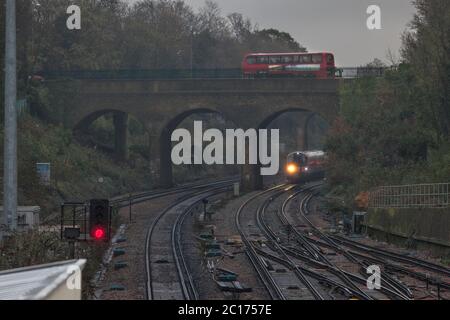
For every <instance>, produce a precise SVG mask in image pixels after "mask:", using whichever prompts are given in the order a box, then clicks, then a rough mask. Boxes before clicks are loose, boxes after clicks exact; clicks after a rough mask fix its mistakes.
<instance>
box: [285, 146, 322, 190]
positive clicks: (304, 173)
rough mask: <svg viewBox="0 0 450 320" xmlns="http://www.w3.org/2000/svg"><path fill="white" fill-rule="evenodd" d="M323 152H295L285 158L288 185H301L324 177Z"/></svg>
mask: <svg viewBox="0 0 450 320" xmlns="http://www.w3.org/2000/svg"><path fill="white" fill-rule="evenodd" d="M325 157H326V154H325V152H324V151H296V152H293V153H290V154H289V155H288V156H287V161H286V168H285V176H286V181H287V182H288V183H295V184H297V183H302V182H308V181H313V180H318V179H323V178H324V176H325Z"/></svg>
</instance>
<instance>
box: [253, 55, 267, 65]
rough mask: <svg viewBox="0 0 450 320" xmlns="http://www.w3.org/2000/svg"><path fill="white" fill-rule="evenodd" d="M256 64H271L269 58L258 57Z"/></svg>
mask: <svg viewBox="0 0 450 320" xmlns="http://www.w3.org/2000/svg"><path fill="white" fill-rule="evenodd" d="M256 63H257V64H268V63H269V57H264V56H259V57H256Z"/></svg>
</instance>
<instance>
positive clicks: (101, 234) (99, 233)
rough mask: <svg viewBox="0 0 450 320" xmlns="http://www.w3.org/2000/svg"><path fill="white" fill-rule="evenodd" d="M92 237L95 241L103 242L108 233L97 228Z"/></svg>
mask: <svg viewBox="0 0 450 320" xmlns="http://www.w3.org/2000/svg"><path fill="white" fill-rule="evenodd" d="M92 235H93V237H94V239H95V240H102V239H103V238H105V235H106V232H105V229H103V228H101V227H96V228H94V230H93V231H92Z"/></svg>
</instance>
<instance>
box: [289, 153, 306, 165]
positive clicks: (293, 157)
mask: <svg viewBox="0 0 450 320" xmlns="http://www.w3.org/2000/svg"><path fill="white" fill-rule="evenodd" d="M287 161H288V162H294V163H297V164H299V165H304V164H306V157H305V155H303V154H301V153H293V154H290V155H289V156H288V158H287Z"/></svg>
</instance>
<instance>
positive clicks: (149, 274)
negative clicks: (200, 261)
mask: <svg viewBox="0 0 450 320" xmlns="http://www.w3.org/2000/svg"><path fill="white" fill-rule="evenodd" d="M210 185H211V186H212V187H214V189H209V190H206V191H204V190H203V191H202V190H200V191H194V192H190V193H188V194H185V195H183V196H182V197H181V198H179V199H177V200H176V201H175V202H174V203H172V204H170V205H169V206H168V207H167V208H165V209H164V210H163V211H162V212H161V213H160V214H159V215H158V216H157V217H156V219H155V220H153V222H152V224H151V226H150V227H149V229H148V232H147V236H146V240H145V269H146V295H147V299H148V300H153V299H154V290H153V285H152V280H153V279H152V270H151V261H150V258H151V239H152V237H153V234H154V232H155V229H156V226H157V225H158V223H159V221H160V220H161V219H162V217H164V216H165V215H166V214H167V213H168V212H170V210H172V209H174V208H175V207H177V206H179V205H181V204H183V203H184V202H185V201H187V200H189V199H192V197H194V196H198V195H202V194H205V195H206V194H209V193H211V192H213V191H216V190H218V189H220V188H224V187H227V186H229V185H231V183H230V182H228V183H227V182H218V183H217V182H216V183H211V184H210ZM205 187H206V185H205ZM184 191H185V190H181V191H178V192H184ZM199 201H201V199H199ZM199 201H197V202H196V203H195V205H196V204H198V202H199ZM171 236H172V237H173V232H172V235H171ZM172 244H173V243H172ZM172 250H173V247H172ZM172 252H173V251H172ZM175 258H176V256H175ZM177 270H179V269H178V265H177ZM178 275H179V278H180V284H181V286H182V290H183V296H184V297H185V298H186V299H188V298H187V297H188V294H187V291H186V290H184V289H185V281H184V275H181V277H180V274H178ZM183 287H184V288H183ZM191 298H192V297H191ZM194 298H195V297H194Z"/></svg>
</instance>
